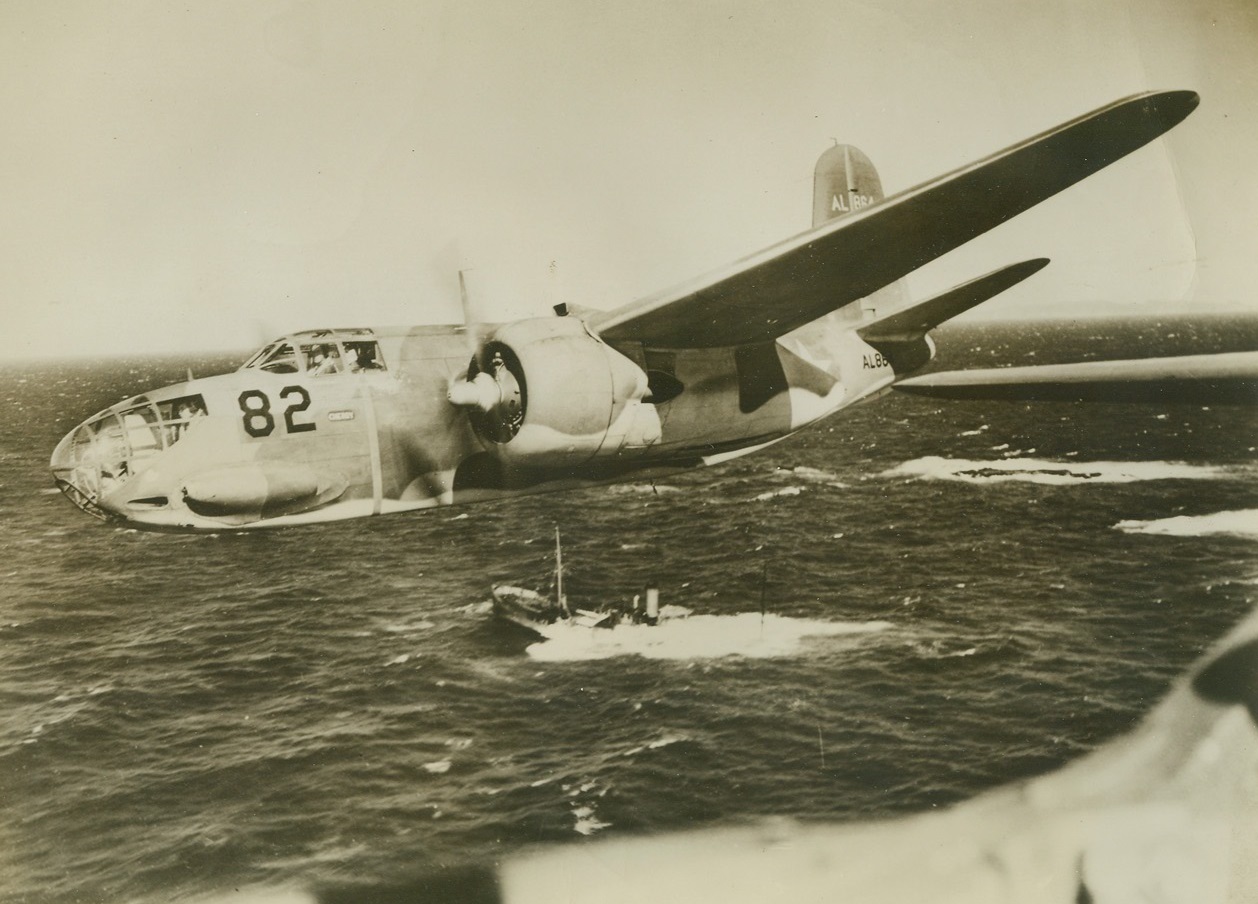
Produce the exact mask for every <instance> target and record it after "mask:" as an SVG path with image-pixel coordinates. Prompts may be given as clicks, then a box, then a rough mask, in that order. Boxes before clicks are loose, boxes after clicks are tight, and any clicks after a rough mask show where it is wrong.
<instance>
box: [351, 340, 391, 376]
mask: <svg viewBox="0 0 1258 904" xmlns="http://www.w3.org/2000/svg"><path fill="white" fill-rule="evenodd" d="M345 358H346V360H347V361H348V364H349V371H350V373H358V372H359V371H369V370H384V369H385V366H384V359H383V358H381V357H380V346H379V345H378V344H377V343H376V342H375V341H374V340H373V341H370V342H363V341H360V342H346V343H345Z"/></svg>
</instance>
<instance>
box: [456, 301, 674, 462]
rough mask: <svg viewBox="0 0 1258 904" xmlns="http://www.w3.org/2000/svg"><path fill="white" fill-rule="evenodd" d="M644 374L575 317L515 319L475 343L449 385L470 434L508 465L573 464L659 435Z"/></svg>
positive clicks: (621, 453) (626, 451)
mask: <svg viewBox="0 0 1258 904" xmlns="http://www.w3.org/2000/svg"><path fill="white" fill-rule="evenodd" d="M646 395H647V375H646V373H645V372H644V371H643V370H642V368H640V367H638V365H636V364H635V363H634V362H633V361H631V360H629V359H628V358H626V357H625V356H624V355H622V354H620V353H619V352H617V351H616V350H615V349H613V348H611V347H610V346H609V345H607V344H606V343H604V342H603V341H602V340H601V339H598V338H596V337H595V336H593V335H592V334H591V333H590V332H589V331H588V330H587V329H586V327H585V324H584V323H582V322H581V321H580V320H579V319H578V318H576V317H548V318H539V319H535V320H520V321H516V322H514V323H509V324H507V325H505V326H503V327H501V328H499V329H498V330H497V332H495V333H494V334H493V335H492V336H491V337H490V338H489V339H488V341H486V342H485V343H484V344H483V345H482V346H481V348H480V349H479V350H478V352H477V354H476V357H475V358H474V359H473V361H472V363H471V365H470V366H469V367H468V373H467V378H466V379H465V380H460V381H457V382H456V383H455V385H453V386H451V388H450V400H451V401H452V402H454V403H455V404H456V405H460V406H461V407H465V408H467V410H468V414H469V416H470V418H471V421H472V426H473V428H474V429H475V431H476V433H477V435H478V436H479V437H480V438H481V439H482V440H483V441H484V442H485V444H486V446H487V447H488V449H489V451H490V452H491V454H493V455H494V456H495V457H496V458H497V459H498V460H499V461H501V462H503V463H504V464H507V465H513V466H521V467H556V466H565V465H566V466H573V465H581V464H585V463H587V462H590V461H591V460H593V459H596V458H598V459H616V458H634V457H637V456H639V455H641V454H643V453H644V452H645V451H646V450H648V449H649V448H650V447H651V446H652V445H653V444H654V443H656V442H657V441H658V440H659V438H660V421H659V415H658V414H657V413H656V410H655V406H653V405H651V404H649V403H647V402H644V401H643V399H644V397H645V396H646Z"/></svg>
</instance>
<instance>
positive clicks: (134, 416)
mask: <svg viewBox="0 0 1258 904" xmlns="http://www.w3.org/2000/svg"><path fill="white" fill-rule="evenodd" d="M206 412H207V409H206V407H205V399H204V397H202V396H200V395H189V396H183V397H181V398H175V399H166V400H163V401H160V402H152V401H150V400H148V399H147V398H143V397H141V398H137V399H135V400H134V401H133V403H132V404H131V405H130V406H129V407H127V408H123V409H121V410H117V409H115V410H111V411H103V412H101V413H100V414H99V415H97V416H96V417H95V418H92V419H91V420H89V421H87V422H86V423H84V424H82V425H81V426H80V427H79V429H78V430H77V431H75V433H74V435H73V439H72V440H71V441H70V443H69V444H68V446H67V449H66V454H65V455H64V456H62V458H61V462H60V464H61V469H62V470H63V471H64V472H65V473H64V474H61V475H59V476H61V477H62V479H63V480H68V481H69V482H70V484H71V485H73V486H75V487H77V488H78V490H79V493H80V494H81V495H85V496H86V498H87V499H88V501H89V502H91V501H94V500H95V499H97V498H99V497H100V496H101V495H102V494H103V493H106V492H108V491H109V490H110V489H112V488H113V487H115V486H117V485H118V484H121V483H125V482H126V481H127V480H129V479H130V478H131V477H132V476H133V475H134V474H135V473H137V472H138V471H139V470H140V465H141V464H142V463H143V462H144V461H145V459H148V458H151V457H152V456H154V455H157V454H158V453H159V452H161V451H162V450H163V449H169V448H170V447H171V446H173V445H174V444H175V443H177V442H178V441H179V440H180V439H181V438H182V437H184V436H185V435H187V433H188V431H189V430H190V429H191V428H192V425H193V424H194V423H195V422H196V420H197V419H198V418H200V417H202V416H204V415H205V414H206Z"/></svg>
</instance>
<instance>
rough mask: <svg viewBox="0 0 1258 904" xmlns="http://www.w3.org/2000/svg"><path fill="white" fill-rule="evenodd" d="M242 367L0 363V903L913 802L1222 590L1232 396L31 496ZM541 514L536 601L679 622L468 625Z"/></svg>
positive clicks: (1245, 484)
mask: <svg viewBox="0 0 1258 904" xmlns="http://www.w3.org/2000/svg"><path fill="white" fill-rule="evenodd" d="M938 343H939V346H940V348H941V351H942V356H941V359H940V362H939V366H942V367H948V368H953V367H960V366H970V365H974V366H993V365H996V364H1006V363H1007V364H1034V363H1051V362H1053V361H1061V360H1088V359H1093V358H1105V357H1113V356H1145V355H1154V354H1167V353H1183V352H1200V351H1216V350H1217V351H1224V350H1237V349H1244V348H1258V323H1256V322H1255V321H1253V320H1247V321H1242V320H1237V319H1213V320H1202V319H1198V320H1192V321H1189V320H1161V321H1147V322H1142V323H1130V322H1128V323H1118V322H1097V321H1089V322H1084V323H1078V324H1051V325H1050V324H1031V325H1026V324H1023V325H1018V326H994V325H989V326H982V327H973V326H972V327H966V328H953V329H946V330H944V331H942V332H941V334H940V335H939V336H938ZM241 357H243V356H233V357H230V358H225V357H221V356H217V357H204V356H203V357H199V358H198V357H193V358H191V359H187V358H184V359H178V360H175V359H156V358H154V359H126V360H119V359H114V360H105V361H60V362H57V361H48V362H40V363H32V364H27V365H21V366H16V365H12V364H10V365H6V366H4V367H3V368H2V369H0V398H3V399H4V411H5V415H4V418H3V430H0V888H2V890H3V897H4V898H5V899H6V900H9V901H15V902H29V904H37V902H38V904H44V902H48V904H52V902H121V901H140V902H158V901H170V900H172V899H179V898H188V897H193V896H198V895H201V894H208V893H213V892H216V891H222V890H227V889H232V888H239V887H242V886H245V885H252V884H262V885H271V884H276V883H287V882H294V881H295V882H298V883H301V884H313V885H318V884H321V883H335V882H341V881H348V880H362V879H374V880H378V881H382V882H383V881H391V880H404V879H407V878H409V877H411V876H413V875H415V874H417V873H420V872H424V871H427V870H430V869H433V868H439V867H442V866H448V865H455V864H462V863H466V862H468V861H486V860H494V859H498V858H500V857H502V856H505V855H507V854H509V853H511V852H513V851H515V850H518V849H520V848H521V847H524V846H528V845H533V844H537V843H563V842H577V841H580V840H581V839H584V838H586V837H589V836H594V837H605V836H611V835H617V834H622V833H641V832H655V831H664V830H674V829H682V828H692V827H697V826H711V825H728V824H731V823H738V822H740V821H745V820H747V819H751V818H756V817H761V816H765V815H771V814H788V815H792V816H796V817H799V818H802V819H805V820H832V821H851V820H858V819H868V818H872V817H883V816H888V815H894V814H903V813H909V812H915V811H921V810H926V809H930V808H934V807H940V806H944V805H946V804H949V803H952V802H955V801H958V800H961V799H963V798H966V797H969V796H971V795H973V794H975V793H976V792H978V791H981V790H984V789H988V788H991V787H994V786H996V785H999V784H1002V783H1004V782H1007V781H1009V780H1011V779H1016V778H1021V777H1026V776H1030V775H1034V774H1038V773H1042V772H1045V771H1047V770H1050V769H1052V768H1054V767H1056V766H1058V765H1060V764H1062V763H1064V762H1065V761H1067V760H1069V759H1072V758H1074V757H1076V756H1078V755H1079V754H1081V753H1083V752H1085V751H1088V750H1090V749H1092V748H1094V747H1096V746H1097V745H1098V744H1101V743H1102V742H1104V741H1105V740H1107V739H1109V738H1111V737H1113V736H1115V735H1117V734H1120V733H1122V732H1124V731H1125V730H1127V729H1129V728H1130V727H1131V726H1132V725H1133V724H1134V723H1135V722H1136V721H1137V720H1138V719H1139V718H1140V716H1141V715H1142V713H1143V712H1145V711H1146V709H1147V708H1148V707H1149V706H1150V705H1151V704H1152V703H1153V702H1154V701H1156V700H1157V699H1158V698H1159V696H1160V695H1161V694H1162V693H1163V692H1164V691H1165V689H1166V688H1167V686H1168V684H1169V683H1170V681H1171V680H1172V678H1173V677H1174V676H1175V675H1176V674H1177V673H1178V672H1180V671H1181V670H1183V669H1184V668H1185V667H1186V666H1187V665H1188V664H1189V663H1190V662H1192V660H1193V659H1194V658H1195V657H1197V656H1198V655H1199V654H1200V653H1201V652H1202V651H1203V650H1204V649H1205V648H1206V647H1207V646H1208V645H1209V644H1210V643H1211V641H1213V640H1214V639H1216V638H1217V637H1218V636H1219V635H1221V634H1222V633H1223V632H1224V631H1225V630H1226V628H1227V627H1229V626H1230V625H1231V624H1232V623H1233V622H1234V621H1236V620H1237V619H1238V618H1239V617H1240V616H1241V615H1242V614H1243V613H1244V612H1246V611H1248V610H1249V608H1250V607H1251V606H1252V605H1253V604H1254V599H1255V596H1256V595H1258V556H1256V554H1255V553H1256V550H1258V547H1256V546H1255V541H1256V540H1258V455H1256V454H1255V447H1256V446H1258V406H1255V407H1250V408H1241V407H1222V406H1220V407H1203V406H1199V405H1178V404H1177V405H1116V404H1092V405H1082V404H1079V405H1076V404H1065V403H1037V404H1034V405H1022V404H1012V403H999V402H966V403H943V402H938V401H934V400H927V399H921V398H916V397H901V396H898V395H892V396H889V397H887V398H885V399H882V400H879V401H876V402H874V403H872V404H869V405H866V406H864V407H860V408H857V409H854V410H850V411H847V412H842V413H840V414H839V415H837V416H835V417H834V418H832V419H831V420H829V421H827V422H823V423H822V424H821V425H819V426H817V427H814V428H813V429H811V430H808V431H805V432H803V433H801V434H799V435H797V436H796V437H794V438H792V439H790V440H788V441H786V442H783V443H780V444H778V445H776V446H774V447H771V448H770V449H768V450H765V451H762V452H760V453H758V454H756V455H752V456H750V457H748V458H745V459H741V460H738V461H735V462H732V463H730V464H727V465H725V466H722V467H719V468H715V469H709V470H707V471H703V472H696V473H693V474H690V475H686V476H683V477H680V478H674V479H669V480H667V481H659V482H656V483H655V484H650V483H644V484H641V485H628V486H617V487H610V488H605V489H597V490H588V491H580V492H573V493H567V494H561V495H554V496H542V497H534V498H529V499H522V500H519V501H514V502H511V503H509V504H504V505H480V506H473V507H469V508H466V509H449V510H442V511H435V512H429V513H426V514H416V515H401V516H394V517H386V518H377V519H368V520H364V521H358V522H345V523H339V524H333V525H327V526H316V527H306V528H298V529H288V530H281V531H274V532H255V533H247V534H237V533H231V532H224V533H223V534H220V535H217V536H183V535H170V534H154V533H144V532H136V531H132V530H123V529H117V528H114V527H109V526H105V525H102V524H100V523H98V522H96V521H94V520H92V519H90V518H87V517H86V516H84V515H82V514H80V513H79V512H78V511H77V510H76V509H74V508H73V507H72V506H71V505H70V504H69V503H68V502H67V501H65V500H64V499H62V498H60V496H59V495H58V494H57V493H56V492H55V491H54V490H53V489H52V484H51V479H50V476H49V474H48V471H47V461H48V457H49V454H50V453H51V451H52V448H53V446H54V445H55V443H56V442H57V440H58V439H59V438H60V437H61V436H62V435H63V434H64V433H65V432H67V431H68V430H69V429H71V428H72V427H73V426H74V425H75V424H77V423H78V422H79V421H81V420H82V419H83V418H85V417H86V416H88V415H90V414H91V413H93V412H95V411H96V410H98V409H100V408H101V407H103V406H105V405H106V404H109V403H112V402H114V401H117V400H118V399H120V398H122V397H124V396H129V395H132V394H134V393H137V392H140V391H142V390H144V389H146V388H151V387H152V386H155V385H162V384H165V383H170V382H174V381H177V380H179V379H181V378H182V376H183V375H184V372H185V368H186V367H188V366H191V367H192V368H193V370H194V371H195V372H197V373H198V374H206V373H211V372H214V371H221V370H227V369H230V368H232V367H234V366H235V365H236V364H237V363H239V359H240V358H241ZM555 525H558V526H559V527H560V529H561V530H562V532H563V536H564V555H565V562H566V565H567V566H568V567H567V582H568V590H569V593H570V595H571V596H572V597H573V598H574V599H576V600H578V601H583V602H585V603H588V604H591V605H597V604H599V603H601V602H605V601H606V602H618V601H622V600H625V599H627V598H628V597H630V596H632V594H634V593H636V592H638V591H640V590H641V589H642V588H643V587H644V586H646V585H648V584H650V585H654V586H658V587H659V588H660V590H661V593H662V597H663V600H664V602H665V603H667V604H673V605H679V606H684V607H686V608H688V609H690V610H692V612H693V615H692V616H691V618H690V619H687V620H685V621H680V622H675V623H670V624H666V625H664V626H662V627H661V628H658V629H655V631H654V632H649V631H648V632H645V633H644V632H643V631H638V632H637V633H634V632H633V631H621V630H620V629H617V632H612V633H611V634H608V635H604V636H598V637H591V636H590V635H589V634H588V633H587V634H585V635H582V636H575V637H569V636H556V637H554V638H553V639H551V640H548V641H545V642H537V641H536V640H535V639H532V638H530V637H528V636H527V635H524V634H522V633H521V632H519V631H518V629H514V628H512V627H510V626H505V625H500V624H496V623H494V622H493V621H491V619H490V617H489V613H488V604H487V600H488V591H489V587H490V585H491V584H492V583H494V582H497V581H507V582H510V583H517V584H534V585H540V584H543V583H544V582H545V581H546V579H547V577H548V574H549V569H550V567H551V558H550V556H551V537H552V532H553V528H554V526H555ZM762 600H763V603H762ZM762 606H763V611H762Z"/></svg>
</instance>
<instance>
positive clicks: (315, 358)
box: [301, 342, 344, 377]
mask: <svg viewBox="0 0 1258 904" xmlns="http://www.w3.org/2000/svg"><path fill="white" fill-rule="evenodd" d="M301 357H302V359H303V360H304V361H305V362H306V373H308V374H310V375H311V376H315V377H320V376H323V375H324V374H339V373H342V372H343V371H344V362H342V360H341V349H340V346H338V345H337V344H336V343H335V342H321V343H316V344H314V345H303V346H302V347H301Z"/></svg>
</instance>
